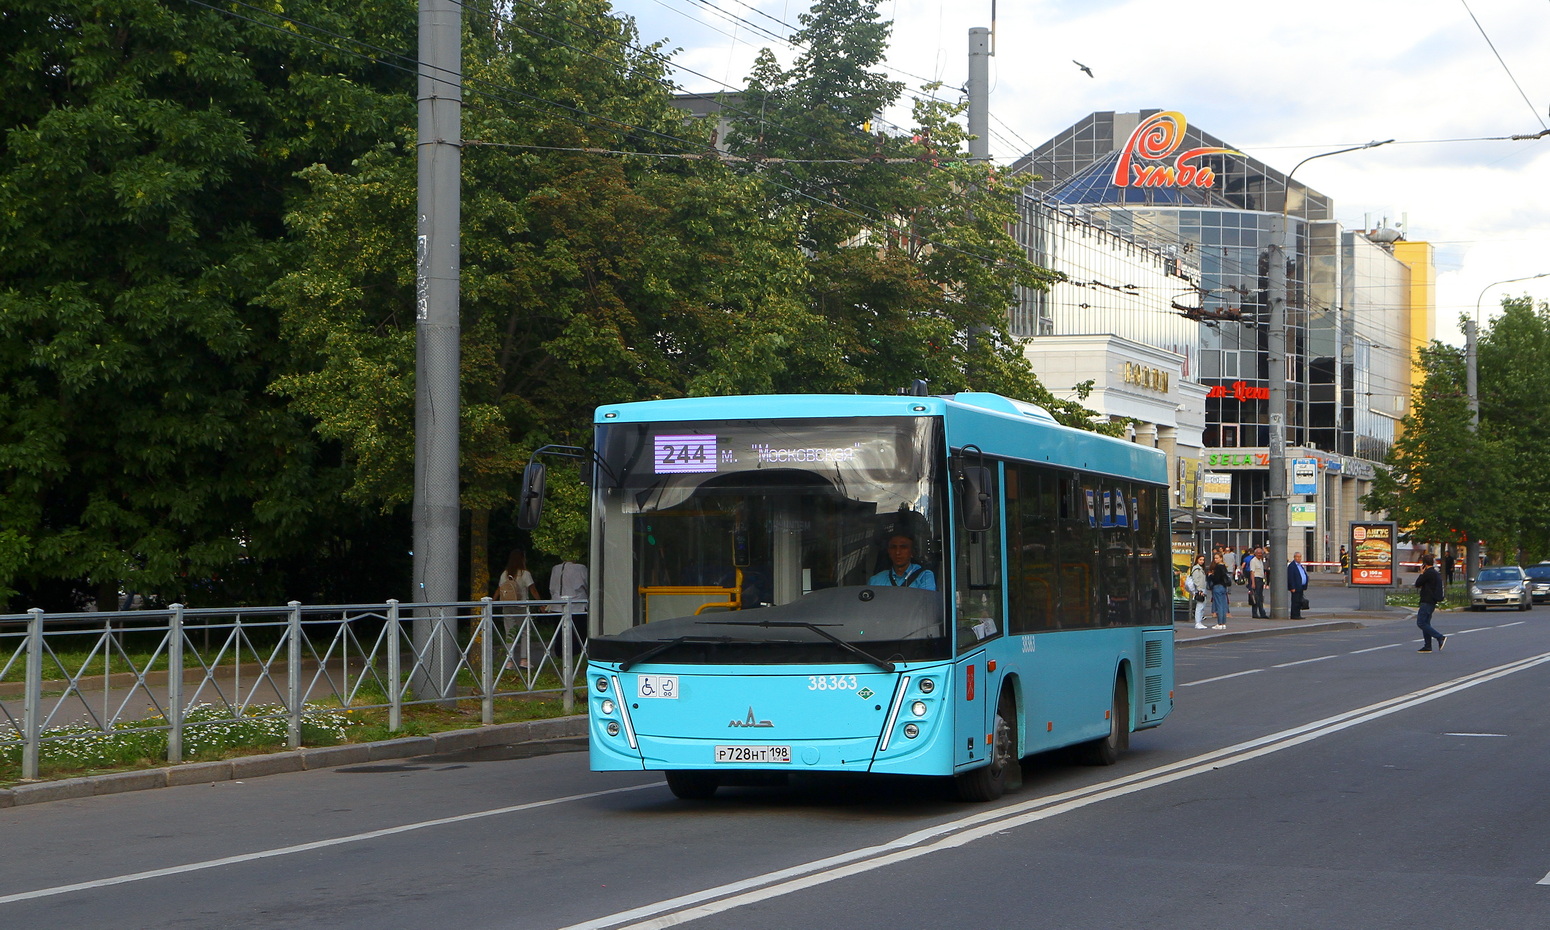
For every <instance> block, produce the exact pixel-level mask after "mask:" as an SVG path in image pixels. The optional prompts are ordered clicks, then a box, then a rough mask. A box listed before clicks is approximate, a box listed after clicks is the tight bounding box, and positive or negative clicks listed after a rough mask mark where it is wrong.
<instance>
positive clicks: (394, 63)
mask: <svg viewBox="0 0 1550 930" xmlns="http://www.w3.org/2000/svg"><path fill="white" fill-rule="evenodd" d="M187 2H189V3H191V4H193V5H196V6H200V7H204V8H207V9H210V10H213V11H215V12H218V13H222V14H224V15H229V16H233V17H234V18H237V19H240V20H244V21H247V22H249V23H251V24H253V25H257V26H260V27H263V28H266V29H271V30H273V31H276V32H277V33H281V34H284V35H287V36H290V37H292V38H300V39H303V40H305V41H308V42H311V43H313V44H316V45H321V46H323V47H325V48H328V49H331V50H333V51H336V52H339V53H341V54H345V55H352V56H355V57H359V58H362V59H364V60H367V61H371V62H373V63H376V64H381V65H385V66H388V67H391V68H395V69H397V70H400V71H404V72H406V73H414V74H425V73H427V72H430V73H435V72H437V71H440V72H441V73H442V74H446V75H451V74H452V72H450V71H448V70H447V69H436V68H433V67H432V66H430V65H428V64H427V63H425V62H422V61H420V60H419V59H418V58H416V57H414V56H410V55H407V54H403V53H398V52H394V51H392V50H390V49H386V48H383V47H381V46H376V45H373V44H371V43H368V42H364V41H362V40H358V39H355V38H353V37H350V36H346V35H343V34H341V33H338V32H335V31H332V30H329V29H326V28H324V27H321V26H317V25H316V24H312V23H308V22H305V21H302V20H298V19H296V18H294V17H291V16H287V15H285V14H280V13H276V12H275V11H272V10H265V9H262V8H259V7H256V6H253V5H251V4H247V3H244V2H242V0H230V2H231V3H232V4H233V5H235V6H240V7H243V8H246V9H249V10H252V11H254V12H256V13H260V14H263V15H266V16H271V17H274V18H277V19H279V20H280V21H282V22H284V23H287V24H289V25H290V26H293V27H296V28H297V29H302V28H304V29H308V30H311V31H312V32H315V33H317V34H318V35H324V36H328V37H329V38H331V39H335V40H338V41H340V42H346V43H349V44H350V45H351V46H355V47H354V48H349V47H343V46H340V45H336V44H333V43H330V42H324V41H321V40H319V39H317V38H316V37H314V36H311V35H305V34H302V33H298V32H297V31H295V29H286V28H282V27H280V26H276V25H275V24H273V23H266V22H262V21H260V20H257V19H254V18H252V17H249V16H243V15H242V14H240V13H237V12H236V11H234V10H230V9H223V8H221V7H217V6H215V5H213V4H211V3H207V2H204V0H187ZM465 5H469V6H472V5H471V4H465ZM474 8H475V9H478V8H477V7H474ZM483 12H490V13H494V11H493V10H488V9H487V10H484V11H483ZM497 15H498V14H497ZM507 21H508V22H510V21H509V20H507ZM513 25H518V27H519V28H522V27H521V26H520V24H515V23H513ZM524 31H529V32H532V30H530V29H525V30H524ZM533 34H534V35H535V36H538V37H540V38H546V40H549V41H553V38H552V37H544V36H542V34H539V33H536V32H534V33H533ZM600 35H601V34H600ZM607 38H610V39H611V38H612V37H607ZM620 44H623V45H625V46H626V47H628V48H631V49H633V50H635V51H638V52H641V53H643V54H648V55H649V54H652V53H650V52H647V51H645V50H643V49H640V48H639V47H637V46H632V45H630V44H629V43H623V42H621V43H620ZM567 47H568V48H572V49H573V50H575V51H577V52H578V53H581V54H589V55H590V54H591V53H589V52H586V51H585V50H581V49H575V48H574V47H573V46H568V45H567ZM359 49H366V50H369V51H370V52H372V53H374V54H367V53H366V52H362V51H360V50H359ZM592 57H594V58H597V57H598V56H595V55H593V56H592ZM658 57H660V56H658ZM598 60H600V61H606V60H605V59H601V58H599V59H598ZM663 60H664V61H665V59H663ZM609 63H614V62H609ZM411 65H412V67H411ZM702 76H703V75H702ZM459 77H460V78H462V80H463V82H464V83H465V86H466V85H467V84H468V83H472V84H473V85H474V86H473V87H470V88H469V89H470V90H471V91H473V92H474V93H476V94H481V95H483V96H486V97H490V98H492V99H495V100H499V101H500V102H504V103H507V104H509V105H513V106H520V107H523V108H526V109H532V110H539V109H540V107H538V106H535V104H541V105H543V106H545V107H548V108H550V109H559V110H562V111H567V112H562V113H561V114H560V115H561V117H562V118H564V119H567V120H570V121H573V122H576V123H577V125H580V126H586V125H588V124H589V123H588V121H592V123H602V124H606V125H611V126H613V127H616V128H618V129H622V130H627V131H631V132H637V133H647V134H652V135H655V136H658V137H660V138H662V139H664V140H667V141H668V142H672V143H677V144H681V145H684V146H688V145H691V144H692V143H691V142H690V141H689V140H686V139H683V138H681V137H677V136H673V135H670V134H666V133H661V132H658V131H656V130H651V129H647V128H645V127H640V126H636V125H633V124H630V123H626V122H623V121H619V120H613V119H611V118H608V117H602V116H599V115H597V114H593V113H590V112H588V111H585V110H583V109H581V108H578V107H571V106H568V105H566V104H562V103H559V102H556V101H552V100H548V99H546V98H543V97H538V96H534V95H529V94H524V93H522V92H520V91H516V90H515V89H514V88H509V87H502V86H500V85H494V84H490V82H486V81H482V80H481V79H477V78H468V77H466V76H459ZM481 85H489V88H491V89H485V88H484V87H483V86H481ZM504 93H516V94H518V95H519V96H521V97H524V98H526V99H527V100H528V101H532V103H525V102H522V101H517V100H513V99H511V98H510V97H506V96H504ZM573 116H574V117H578V119H571V117H573ZM998 122H999V120H998ZM1001 125H1003V126H1004V125H1005V124H1004V123H1002V124H1001ZM1501 138H1519V137H1487V139H1482V140H1480V141H1497V140H1499V139H1501ZM1437 141H1473V140H1437ZM482 144H488V145H496V144H494V143H482ZM510 147H516V146H510ZM532 148H540V147H538V146H532ZM549 148H553V149H560V148H563V147H549ZM571 150H580V151H588V152H590V153H594V154H608V155H644V156H651V157H684V158H687V157H696V158H700V157H705V154H704V153H703V152H678V153H672V152H663V153H642V152H626V151H623V150H611V149H604V148H590V149H579V148H572V149H571ZM781 161H784V162H788V163H803V162H805V163H849V164H857V163H858V162H857V160H839V159H833V160H831V159H808V160H799V159H785V160H781ZM867 161H869V162H870V161H876V160H875V159H868V160H867ZM884 161H888V162H891V163H895V164H897V163H902V162H909V161H915V159H889V160H884ZM770 162H771V163H775V164H778V163H779V162H778V161H777V160H774V159H771V160H770ZM774 184H775V186H776V187H777V188H779V189H783V190H785V191H787V192H788V193H791V194H794V195H797V196H799V197H802V198H804V199H807V200H810V201H812V202H814V203H816V204H818V205H821V206H824V207H828V208H830V209H836V210H840V211H841V212H843V213H847V214H848V215H851V216H853V217H855V218H857V219H861V220H864V221H868V222H877V221H878V217H877V216H875V215H870V216H869V215H867V214H865V213H861V212H858V211H853V210H849V209H846V208H844V207H841V206H839V205H838V204H835V203H833V202H830V201H826V200H822V199H820V198H817V197H814V196H812V195H810V194H808V193H806V192H803V191H799V190H796V189H794V188H790V187H788V186H786V185H782V184H780V183H778V182H774ZM859 206H861V207H863V208H864V207H865V205H859ZM1154 232H1156V230H1154ZM1169 244H1170V245H1175V246H1183V245H1186V244H1192V243H1188V242H1187V240H1183V239H1182V237H1178V238H1177V239H1175V240H1174V241H1173V242H1170V243H1169ZM933 245H936V246H937V247H941V248H949V249H953V250H955V251H959V252H963V254H966V255H970V256H971V257H979V258H984V256H974V254H973V253H970V252H967V251H965V250H962V249H957V248H956V247H953V246H946V245H944V244H941V243H933ZM1227 264H1229V265H1232V266H1235V271H1236V273H1238V274H1239V275H1245V274H1247V271H1246V266H1244V265H1240V264H1238V263H1237V262H1234V261H1229V262H1228V263H1227ZM1255 273H1256V274H1257V271H1256V272H1255ZM1068 283H1071V284H1072V285H1073V286H1088V287H1104V288H1107V289H1109V290H1112V291H1117V292H1121V293H1124V292H1127V291H1131V292H1133V291H1135V290H1137V286H1136V285H1114V284H1112V283H1108V282H1104V281H1102V280H1101V279H1099V278H1097V277H1096V276H1094V277H1093V279H1092V280H1091V281H1089V282H1083V281H1071V282H1068Z"/></svg>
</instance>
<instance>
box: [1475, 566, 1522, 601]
mask: <svg viewBox="0 0 1550 930" xmlns="http://www.w3.org/2000/svg"><path fill="white" fill-rule="evenodd" d="M1533 604H1534V595H1533V594H1532V593H1530V591H1529V580H1528V575H1527V574H1525V573H1524V571H1523V569H1521V568H1519V567H1518V566H1516V565H1494V566H1492V567H1490V568H1482V569H1480V574H1479V575H1478V576H1476V578H1475V583H1474V584H1472V585H1470V586H1469V609H1470V610H1485V609H1486V608H1487V607H1516V608H1517V609H1518V610H1528V609H1529V608H1530V607H1531V606H1533Z"/></svg>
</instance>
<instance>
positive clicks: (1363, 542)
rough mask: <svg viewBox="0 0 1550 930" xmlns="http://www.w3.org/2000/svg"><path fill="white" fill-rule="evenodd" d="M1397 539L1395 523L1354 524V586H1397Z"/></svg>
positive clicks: (1352, 541)
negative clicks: (1395, 583)
mask: <svg viewBox="0 0 1550 930" xmlns="http://www.w3.org/2000/svg"><path fill="white" fill-rule="evenodd" d="M1397 538H1398V537H1397V533H1396V524H1394V523H1352V524H1351V553H1352V556H1353V558H1352V561H1351V584H1353V585H1372V586H1374V587H1379V586H1381V587H1388V586H1391V585H1393V584H1394V569H1395V567H1396V565H1395V561H1394V560H1395V559H1396V558H1398V554H1397V552H1396V549H1395V545H1394V544H1395V541H1396V539H1397Z"/></svg>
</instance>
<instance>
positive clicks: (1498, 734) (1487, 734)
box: [1443, 733, 1507, 739]
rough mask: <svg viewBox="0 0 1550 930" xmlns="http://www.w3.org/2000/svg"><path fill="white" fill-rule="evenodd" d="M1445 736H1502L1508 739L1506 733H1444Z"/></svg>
mask: <svg viewBox="0 0 1550 930" xmlns="http://www.w3.org/2000/svg"><path fill="white" fill-rule="evenodd" d="M1443 735H1444V736H1500V737H1502V738H1503V739H1505V738H1506V736H1507V734H1505V733H1444V734H1443Z"/></svg>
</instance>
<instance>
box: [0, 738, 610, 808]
mask: <svg viewBox="0 0 1550 930" xmlns="http://www.w3.org/2000/svg"><path fill="white" fill-rule="evenodd" d="M586 735H587V718H586V717H584V716H576V717H554V718H551V719H548V720H528V721H524V722H522V723H497V724H491V725H490V726H487V727H478V728H475V729H472V730H450V731H447V732H445V733H432V734H431V735H429V736H406V737H402V738H399V739H391V740H383V741H380V742H375V743H346V744H345V745H342V746H318V747H314V748H311V749H293V750H288V751H285V752H270V753H265V754H263V755H258V756H237V757H236V758H232V759H222V760H220V761H218V762H188V763H184V764H183V765H170V766H163V767H160V768H154V769H138V770H136V771H132V772H113V773H110V774H107V775H83V776H81V777H79V778H61V779H58V780H55V781H36V782H29V783H23V784H19V785H16V786H14V787H11V788H0V808H6V807H18V806H20V805H23V804H38V803H41V802H44V801H65V800H71V799H75V798H89V797H93V796H94V795H99V794H118V793H119V792H121V791H140V790H142V789H145V788H172V787H176V786H179V785H207V784H213V783H214V782H218V781H240V780H242V779H245V778H257V777H258V776H260V775H278V774H280V773H281V772H303V771H309V770H311V769H327V768H335V767H337V766H341V765H361V764H363V763H367V762H377V761H380V760H383V759H408V758H413V757H418V756H435V755H442V754H445V753H453V752H468V751H471V750H476V749H482V748H485V747H490V746H514V745H518V744H532V745H531V746H530V747H528V746H525V747H524V748H530V749H531V750H532V752H531V754H532V755H539V754H542V753H544V752H545V751H549V752H565V751H571V750H574V749H575V748H576V747H575V745H574V744H575V740H576V738H578V737H580V738H582V739H585V738H586ZM546 744H547V745H546Z"/></svg>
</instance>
